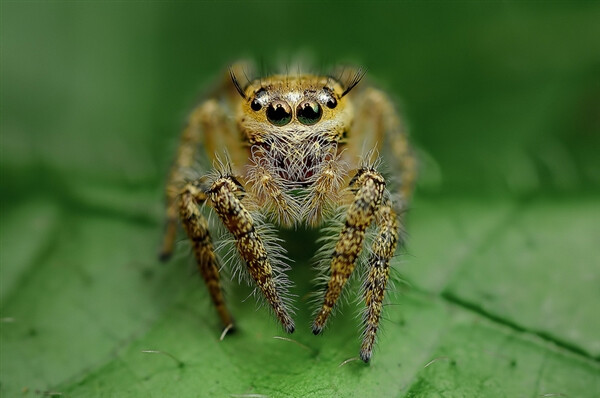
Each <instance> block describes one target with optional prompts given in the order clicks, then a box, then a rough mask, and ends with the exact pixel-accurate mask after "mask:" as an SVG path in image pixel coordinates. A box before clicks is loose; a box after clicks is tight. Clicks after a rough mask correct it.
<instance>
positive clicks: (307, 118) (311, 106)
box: [296, 101, 323, 126]
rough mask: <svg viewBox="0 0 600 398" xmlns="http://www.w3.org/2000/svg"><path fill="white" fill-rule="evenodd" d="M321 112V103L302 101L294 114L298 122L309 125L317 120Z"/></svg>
mask: <svg viewBox="0 0 600 398" xmlns="http://www.w3.org/2000/svg"><path fill="white" fill-rule="evenodd" d="M322 114H323V110H322V109H321V105H319V103H318V102H315V101H304V102H302V103H301V104H300V105H298V109H296V116H297V117H298V120H299V121H300V123H302V124H306V125H309V126H310V125H311V124H315V123H316V122H318V121H319V119H321V115H322Z"/></svg>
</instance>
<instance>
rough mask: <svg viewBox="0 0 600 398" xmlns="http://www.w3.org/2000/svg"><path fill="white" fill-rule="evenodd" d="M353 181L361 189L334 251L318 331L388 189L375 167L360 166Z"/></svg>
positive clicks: (347, 216) (314, 331) (318, 317)
mask: <svg viewBox="0 0 600 398" xmlns="http://www.w3.org/2000/svg"><path fill="white" fill-rule="evenodd" d="M350 184H351V186H352V185H354V184H355V185H356V186H357V187H358V190H357V192H356V196H355V198H354V201H353V202H352V204H351V205H350V208H349V209H348V213H347V215H346V224H345V226H344V227H343V228H342V231H341V233H340V237H339V239H338V242H337V244H336V246H335V250H334V252H333V256H332V259H331V266H330V276H329V282H328V285H327V290H326V292H325V297H324V298H323V304H322V306H321V310H320V311H319V313H318V314H317V317H316V318H315V321H314V322H313V333H314V334H319V333H321V331H322V330H323V327H324V326H325V323H326V322H327V318H328V317H329V315H330V313H331V310H332V309H333V307H334V305H335V303H336V302H337V300H338V298H339V297H340V294H341V292H342V288H343V287H344V284H345V283H346V281H347V280H348V278H349V277H350V275H351V274H352V271H353V270H354V266H355V262H356V258H357V257H358V255H359V254H360V252H361V250H362V246H363V242H364V238H365V230H366V229H367V227H368V226H369V225H370V224H371V223H372V221H373V218H374V216H375V213H376V211H377V209H378V208H379V205H380V203H381V200H382V198H383V194H384V191H385V180H384V179H383V177H382V176H381V175H380V174H379V173H378V172H377V171H375V170H374V169H372V168H363V169H360V170H359V171H358V173H357V174H356V176H355V177H354V178H353V179H352V181H351V182H350Z"/></svg>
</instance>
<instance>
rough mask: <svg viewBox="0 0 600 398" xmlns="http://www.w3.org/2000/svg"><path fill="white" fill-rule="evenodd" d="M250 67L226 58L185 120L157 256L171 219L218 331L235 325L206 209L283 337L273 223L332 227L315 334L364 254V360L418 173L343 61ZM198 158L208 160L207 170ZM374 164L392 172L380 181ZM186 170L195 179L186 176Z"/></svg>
mask: <svg viewBox="0 0 600 398" xmlns="http://www.w3.org/2000/svg"><path fill="white" fill-rule="evenodd" d="M248 70H249V65H248V64H246V63H243V62H241V63H236V64H234V65H233V66H231V67H230V68H229V71H228V73H226V76H225V78H224V79H223V81H222V82H221V83H220V84H219V85H218V87H217V89H216V90H214V91H213V93H212V94H211V95H209V96H208V98H206V99H205V100H204V101H203V102H202V103H201V104H200V105H198V106H197V107H196V108H195V109H194V110H193V112H192V113H191V115H190V117H189V120H188V123H187V126H186V127H185V129H184V131H183V134H182V137H181V142H180V145H179V147H178V150H177V154H176V157H175V161H174V165H173V166H172V169H171V172H170V175H169V177H168V182H167V187H166V218H167V221H166V228H165V235H164V240H163V244H162V249H161V253H160V256H161V259H163V260H166V259H168V258H169V256H170V255H171V253H172V251H173V246H174V242H175V238H176V233H177V222H178V220H180V222H181V224H182V225H183V227H184V229H185V231H186V233H187V236H188V238H189V240H190V241H191V244H192V250H193V253H194V256H195V259H196V262H197V265H198V268H199V271H200V274H201V275H202V278H203V280H204V282H205V284H206V286H207V288H208V291H209V294H210V297H211V299H212V301H213V303H214V305H215V307H216V310H217V312H218V315H219V317H220V319H221V321H222V323H223V325H224V326H225V327H226V328H227V330H229V329H231V328H232V327H233V324H234V321H233V318H232V316H231V314H230V312H229V310H228V308H227V306H226V303H225V300H224V296H223V291H222V286H221V282H220V273H219V270H220V268H221V259H220V258H221V257H220V256H219V255H217V252H218V250H215V249H216V246H215V243H214V242H213V238H212V235H211V232H214V231H211V229H214V228H212V227H211V223H210V222H209V218H210V216H207V215H206V213H207V212H206V211H205V210H204V207H208V208H209V209H211V210H209V212H212V213H213V214H216V216H218V219H219V220H220V222H221V223H222V224H223V226H224V227H225V228H226V230H227V234H228V236H229V237H230V239H231V240H232V242H233V244H234V246H235V249H234V251H236V252H237V255H238V258H237V260H234V262H236V263H238V266H240V267H242V268H245V270H246V271H247V274H249V276H250V280H251V283H254V284H255V286H256V287H257V288H258V291H259V292H260V293H261V294H262V296H263V297H264V299H266V302H267V303H268V305H269V306H270V308H271V309H272V310H273V313H274V315H275V316H276V318H277V319H278V320H279V322H280V323H281V325H282V326H283V328H284V329H285V331H286V332H288V333H292V332H293V331H294V328H295V326H294V320H293V319H292V316H291V315H292V310H291V306H290V305H289V303H288V302H287V300H286V285H287V279H286V278H285V273H284V271H285V266H286V258H285V256H284V255H283V254H284V251H283V250H282V248H281V247H280V246H279V245H278V243H277V242H278V241H279V240H280V239H279V238H277V237H276V236H275V235H274V231H275V232H276V231H277V228H290V227H292V228H293V227H297V226H299V225H305V226H307V227H308V228H321V229H322V230H323V229H328V230H331V229H332V228H333V229H334V230H335V233H334V235H333V238H332V239H330V242H331V244H329V245H327V244H325V245H324V246H323V247H324V249H323V250H324V251H323V250H322V251H321V252H322V258H324V259H325V262H326V263H327V266H326V269H327V271H326V273H327V275H326V279H327V280H328V281H327V283H326V286H324V292H323V294H322V296H321V297H320V303H321V305H320V309H319V310H318V313H317V314H316V317H315V319H314V322H313V324H312V331H313V333H314V334H316V335H317V334H320V333H321V332H322V331H323V329H324V327H325V325H326V323H327V320H328V318H329V316H330V314H331V312H332V310H333V309H334V307H335V305H336V302H338V299H339V298H340V295H341V293H342V289H343V288H344V285H345V284H346V282H347V281H348V279H349V277H350V276H351V274H352V272H353V271H354V269H355V267H356V265H357V263H361V261H362V263H364V264H363V266H364V276H363V279H364V281H363V285H362V295H363V298H364V302H365V306H366V309H365V311H364V314H363V318H362V321H363V326H364V330H363V334H362V344H361V348H360V358H361V359H362V360H363V361H365V362H369V360H370V359H371V356H372V353H373V347H374V344H375V338H376V334H377V331H378V329H379V323H380V318H381V311H382V304H383V299H384V294H385V290H386V285H387V283H388V279H389V273H390V259H391V258H392V256H393V255H394V253H395V251H396V249H397V247H398V246H401V245H402V244H403V234H402V231H403V228H402V225H403V215H404V214H405V210H406V208H407V205H408V201H409V198H410V196H411V192H412V189H413V185H414V182H415V178H416V162H415V158H414V156H413V153H412V150H411V147H410V145H409V143H408V138H407V135H406V132H405V129H404V126H403V123H402V119H401V118H400V116H399V114H398V113H397V111H396V109H395V107H394V105H393V104H392V102H391V100H390V98H389V97H388V96H387V95H386V94H385V93H384V92H382V91H380V90H379V89H377V88H374V87H372V86H369V85H367V84H366V83H363V84H360V85H359V82H360V81H361V79H362V77H363V76H364V72H363V70H362V69H356V68H344V69H342V70H341V71H342V72H341V73H339V74H338V75H337V76H336V77H333V76H329V75H319V74H310V73H301V72H298V73H295V74H291V73H289V72H287V73H282V74H273V75H270V76H266V77H261V78H257V79H250V78H248V77H247V76H248V74H247V71H248ZM241 76H245V77H246V79H245V80H246V81H245V83H244V84H242V83H241V82H240V80H241V78H240V77H241ZM197 158H200V159H208V160H209V161H210V162H211V163H212V171H211V170H209V168H211V166H210V164H209V165H208V166H207V167H205V168H203V167H202V166H199V165H198V162H197ZM382 162H385V164H386V166H387V167H388V169H389V170H390V173H389V179H387V180H386V178H384V176H383V174H382V171H381V170H380V168H381V163H382ZM205 163H206V162H205ZM191 171H193V172H196V173H197V172H198V171H199V172H200V173H201V175H200V176H199V177H197V178H196V177H194V178H190V175H191ZM204 205H206V206H204ZM336 211H337V213H336ZM336 214H342V216H341V217H338V218H337V219H338V222H337V223H335V222H334V223H333V224H331V223H330V224H328V222H330V221H332V220H335V219H336V216H335V215H336ZM325 225H329V227H328V228H325V227H324V226H325ZM332 225H333V227H332ZM368 231H372V232H371V239H369V238H368V237H369V232H368ZM217 249H218V247H217ZM363 249H364V250H363ZM361 252H363V254H362V256H359V255H360V254H361ZM282 265H283V268H282V267H281V266H282ZM244 272H245V271H244Z"/></svg>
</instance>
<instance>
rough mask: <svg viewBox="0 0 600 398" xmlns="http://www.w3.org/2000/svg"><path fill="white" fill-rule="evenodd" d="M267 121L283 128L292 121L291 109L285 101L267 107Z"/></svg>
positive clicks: (275, 102)
mask: <svg viewBox="0 0 600 398" xmlns="http://www.w3.org/2000/svg"><path fill="white" fill-rule="evenodd" d="M267 119H268V120H269V122H271V123H273V124H274V125H275V126H285V125H286V124H288V123H289V122H290V120H292V108H290V106H289V105H288V103H287V102H285V101H273V102H271V103H270V104H269V106H268V107H267Z"/></svg>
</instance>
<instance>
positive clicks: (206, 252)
mask: <svg viewBox="0 0 600 398" xmlns="http://www.w3.org/2000/svg"><path fill="white" fill-rule="evenodd" d="M206 199H207V196H206V194H205V193H204V191H203V190H202V189H201V187H200V184H199V183H189V184H187V185H186V186H185V188H184V190H183V192H182V193H181V198H180V200H179V216H180V218H181V222H182V224H183V227H184V229H185V231H186V232H187V235H188V237H189V238H190V241H191V242H192V249H193V251H194V256H195V257H196V262H197V263H198V269H199V271H200V275H202V279H204V283H205V284H206V287H207V288H208V292H209V294H210V297H211V299H212V301H213V303H214V305H215V307H216V308H217V312H218V314H219V317H220V318H221V322H222V323H223V325H224V326H225V327H227V326H229V325H233V318H232V317H231V315H230V313H229V311H228V310H227V307H226V305H225V300H224V298H223V292H222V290H221V283H220V280H219V264H218V261H217V257H216V256H215V252H214V247H213V243H212V240H211V238H210V233H209V230H208V222H207V220H206V218H205V217H204V216H203V215H202V214H201V213H200V210H199V209H198V206H199V205H200V204H202V203H203V202H204V201H206Z"/></svg>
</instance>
